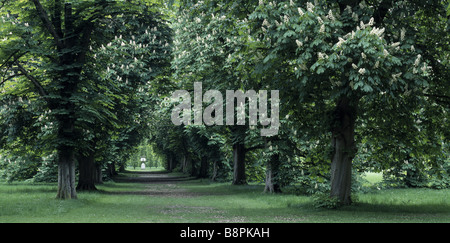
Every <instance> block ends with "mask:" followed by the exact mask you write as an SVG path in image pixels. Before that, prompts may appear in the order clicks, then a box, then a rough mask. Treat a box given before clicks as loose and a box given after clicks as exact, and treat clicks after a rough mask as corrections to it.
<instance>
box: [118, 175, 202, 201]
mask: <svg viewBox="0 0 450 243" xmlns="http://www.w3.org/2000/svg"><path fill="white" fill-rule="evenodd" d="M192 179H194V178H193V177H188V176H171V175H169V174H168V173H166V172H158V171H156V172H153V171H142V172H141V171H135V172H134V171H133V172H126V173H125V175H124V176H119V177H115V178H114V181H115V182H124V183H142V184H144V186H145V190H140V191H120V192H117V194H134V195H148V196H163V197H194V196H198V194H196V193H193V192H188V191H187V190H186V189H184V188H181V187H179V186H178V185H177V184H178V183H180V182H185V181H189V180H192Z"/></svg>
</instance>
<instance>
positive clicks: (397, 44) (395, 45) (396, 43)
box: [391, 42, 400, 48]
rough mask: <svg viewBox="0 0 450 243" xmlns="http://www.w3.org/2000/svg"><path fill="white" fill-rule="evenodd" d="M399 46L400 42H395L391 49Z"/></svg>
mask: <svg viewBox="0 0 450 243" xmlns="http://www.w3.org/2000/svg"><path fill="white" fill-rule="evenodd" d="M399 45H400V42H395V43H392V44H391V47H392V48H395V47H397V46H399Z"/></svg>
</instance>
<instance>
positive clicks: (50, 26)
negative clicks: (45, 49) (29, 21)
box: [31, 0, 62, 49]
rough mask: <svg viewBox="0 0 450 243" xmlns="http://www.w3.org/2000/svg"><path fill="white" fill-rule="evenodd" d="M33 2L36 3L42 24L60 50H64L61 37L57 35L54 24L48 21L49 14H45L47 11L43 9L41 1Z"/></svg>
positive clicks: (33, 0)
mask: <svg viewBox="0 0 450 243" xmlns="http://www.w3.org/2000/svg"><path fill="white" fill-rule="evenodd" d="M31 1H32V2H33V3H34V6H36V10H37V11H38V13H39V18H40V19H41V21H42V23H43V24H44V26H45V27H46V28H47V30H48V31H49V32H50V34H51V35H52V36H53V38H54V39H55V42H56V45H57V46H58V48H60V49H62V44H61V37H60V36H59V35H58V33H56V30H55V28H54V26H53V24H52V22H51V21H50V20H49V19H48V15H47V12H45V9H44V8H43V7H42V5H41V3H40V2H39V0H31Z"/></svg>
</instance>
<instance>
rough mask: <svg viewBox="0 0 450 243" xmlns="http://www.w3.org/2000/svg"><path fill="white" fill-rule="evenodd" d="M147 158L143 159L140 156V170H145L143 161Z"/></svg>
mask: <svg viewBox="0 0 450 243" xmlns="http://www.w3.org/2000/svg"><path fill="white" fill-rule="evenodd" d="M146 160H147V159H145V158H141V162H142V164H141V170H145V161H146Z"/></svg>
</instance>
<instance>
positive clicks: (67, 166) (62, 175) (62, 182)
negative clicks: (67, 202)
mask: <svg viewBox="0 0 450 243" xmlns="http://www.w3.org/2000/svg"><path fill="white" fill-rule="evenodd" d="M74 161H75V158H74V153H73V150H71V149H68V150H59V151H58V191H57V194H56V198H58V199H76V198H77V193H76V188H75V162H74Z"/></svg>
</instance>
